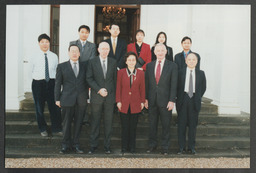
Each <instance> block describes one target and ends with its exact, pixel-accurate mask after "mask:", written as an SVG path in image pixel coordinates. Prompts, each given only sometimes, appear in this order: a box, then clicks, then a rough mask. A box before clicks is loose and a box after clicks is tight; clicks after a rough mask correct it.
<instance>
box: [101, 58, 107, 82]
mask: <svg viewBox="0 0 256 173" xmlns="http://www.w3.org/2000/svg"><path fill="white" fill-rule="evenodd" d="M102 69H103V75H104V79H106V74H107V69H106V64H105V60H103V66H102Z"/></svg>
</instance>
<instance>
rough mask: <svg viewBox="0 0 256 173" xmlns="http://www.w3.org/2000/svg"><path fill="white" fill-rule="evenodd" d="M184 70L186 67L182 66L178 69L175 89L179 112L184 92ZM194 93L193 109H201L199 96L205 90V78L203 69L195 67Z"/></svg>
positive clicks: (200, 96) (201, 95)
mask: <svg viewBox="0 0 256 173" xmlns="http://www.w3.org/2000/svg"><path fill="white" fill-rule="evenodd" d="M186 71H187V68H183V69H181V70H179V78H178V91H177V102H176V109H177V111H178V112H179V111H180V109H181V108H182V104H183V98H184V95H185V94H186V93H184V88H185V81H186ZM195 74H196V76H195V78H196V83H195V93H194V100H195V110H196V111H198V112H199V111H200V109H201V98H202V97H203V95H204V92H205V90H206V78H205V74H204V71H202V70H198V69H195Z"/></svg>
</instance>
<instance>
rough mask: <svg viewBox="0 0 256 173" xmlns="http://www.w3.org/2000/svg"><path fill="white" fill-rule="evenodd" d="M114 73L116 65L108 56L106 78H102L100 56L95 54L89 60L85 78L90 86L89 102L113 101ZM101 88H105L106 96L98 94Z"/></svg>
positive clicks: (114, 91) (114, 92)
mask: <svg viewBox="0 0 256 173" xmlns="http://www.w3.org/2000/svg"><path fill="white" fill-rule="evenodd" d="M116 73H117V66H116V61H115V60H114V59H113V58H110V57H108V64H107V75H106V79H104V75H103V69H102V66H101V63H100V57H99V56H97V57H95V58H93V59H91V60H90V61H89V64H88V70H87V74H86V80H87V82H88V84H89V86H90V87H91V103H102V102H104V101H106V102H108V103H115V94H116ZM101 88H106V89H107V92H108V95H107V97H102V96H101V95H100V94H98V92H99V90H100V89H101Z"/></svg>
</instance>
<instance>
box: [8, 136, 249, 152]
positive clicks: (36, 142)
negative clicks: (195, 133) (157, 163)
mask: <svg viewBox="0 0 256 173" xmlns="http://www.w3.org/2000/svg"><path fill="white" fill-rule="evenodd" d="M61 140H62V138H61V137H41V136H40V135H39V134H7V135H6V139H5V146H6V147H24V148H28V147H35V146H42V147H43V148H47V147H54V146H60V144H61ZM80 143H81V146H84V147H85V146H89V139H88V137H87V138H83V137H81V138H80ZM111 143H112V145H111V146H112V148H120V145H121V139H120V138H118V137H112V140H111ZM147 143H148V139H147V138H146V137H145V136H143V137H142V136H139V135H138V136H137V139H136V147H137V148H145V149H146V148H147ZM99 146H103V137H102V135H101V137H100V138H99ZM159 146H160V145H159ZM170 148H171V149H178V141H177V138H174V137H171V140H170ZM196 148H198V149H199V148H217V149H225V148H226V149H227V148H250V138H248V137H230V136H228V137H227V136H225V137H219V136H202V137H201V136H200V137H197V138H196Z"/></svg>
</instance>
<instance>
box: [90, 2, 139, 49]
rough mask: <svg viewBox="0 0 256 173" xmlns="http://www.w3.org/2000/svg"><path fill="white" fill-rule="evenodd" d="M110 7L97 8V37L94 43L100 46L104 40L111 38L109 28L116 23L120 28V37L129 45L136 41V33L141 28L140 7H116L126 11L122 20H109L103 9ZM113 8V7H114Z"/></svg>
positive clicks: (100, 6)
mask: <svg viewBox="0 0 256 173" xmlns="http://www.w3.org/2000/svg"><path fill="white" fill-rule="evenodd" d="M104 7H106V8H107V7H110V5H96V6H95V8H96V9H95V32H94V33H95V35H94V43H95V44H97V45H98V44H99V43H100V42H101V41H102V40H105V39H108V38H110V33H109V30H108V29H109V26H110V25H111V24H112V23H116V24H118V25H119V27H120V34H119V37H120V38H122V39H124V40H125V41H126V43H127V44H129V43H131V42H134V41H135V32H136V30H138V29H139V28H140V5H118V6H117V5H116V6H114V7H118V8H123V9H125V14H124V16H123V17H122V18H121V19H112V18H107V17H105V16H104V15H103V12H102V10H103V8H104ZM112 7H113V6H112Z"/></svg>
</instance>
